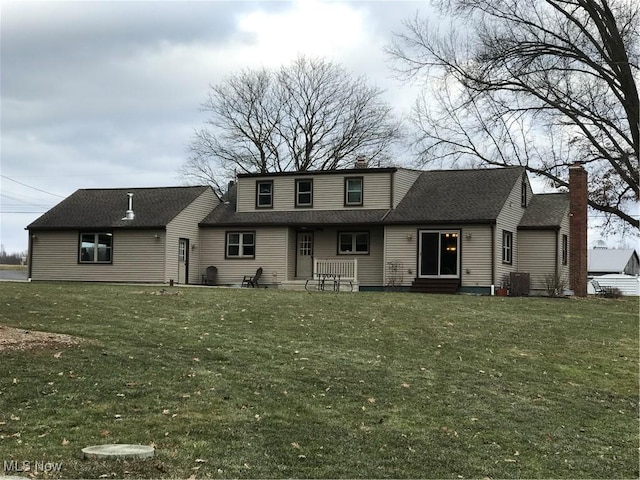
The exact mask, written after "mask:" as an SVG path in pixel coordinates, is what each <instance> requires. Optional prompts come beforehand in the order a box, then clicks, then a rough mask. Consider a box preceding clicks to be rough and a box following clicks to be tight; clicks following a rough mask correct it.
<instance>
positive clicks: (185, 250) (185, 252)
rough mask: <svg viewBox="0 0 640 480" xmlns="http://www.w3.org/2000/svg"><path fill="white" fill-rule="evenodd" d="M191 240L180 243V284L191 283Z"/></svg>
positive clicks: (184, 239)
mask: <svg viewBox="0 0 640 480" xmlns="http://www.w3.org/2000/svg"><path fill="white" fill-rule="evenodd" d="M188 279H189V239H187V238H181V239H180V240H179V241H178V283H181V284H185V283H189V281H188Z"/></svg>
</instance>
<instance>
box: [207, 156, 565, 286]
mask: <svg viewBox="0 0 640 480" xmlns="http://www.w3.org/2000/svg"><path fill="white" fill-rule="evenodd" d="M234 189H235V192H232V194H231V195H229V198H228V199H227V201H226V202H223V203H221V204H220V205H219V206H218V207H217V208H216V209H214V210H213V211H212V212H211V214H210V215H209V216H207V217H206V218H205V219H204V220H203V221H202V222H201V224H200V226H201V228H202V230H201V241H200V243H201V245H202V252H201V259H202V261H203V264H211V265H215V266H216V267H217V268H218V279H219V282H220V283H223V284H233V283H237V282H238V279H239V278H242V276H243V274H247V273H250V272H252V271H255V269H256V268H258V267H262V268H263V270H264V273H263V276H264V277H265V281H266V282H271V283H278V284H287V283H288V282H295V281H296V280H302V279H306V278H309V277H310V276H311V275H312V274H313V272H314V265H316V263H317V262H318V261H323V262H353V263H354V264H355V265H356V267H355V268H354V269H352V270H355V271H357V283H358V285H359V288H360V289H368V288H376V289H379V288H383V287H395V288H406V289H412V290H415V291H459V290H461V291H469V292H478V293H489V292H490V290H491V286H492V285H500V284H501V283H502V282H503V279H504V278H505V277H506V276H508V275H509V273H510V272H518V271H525V270H523V269H522V266H521V264H522V265H525V266H527V267H530V268H531V269H532V270H531V272H532V277H531V288H532V290H533V291H534V293H535V292H536V291H537V292H543V291H544V290H545V285H544V276H546V275H555V274H556V273H557V274H558V275H560V276H563V277H566V276H567V270H568V267H567V265H566V262H565V260H566V258H567V256H568V251H567V248H568V247H567V243H566V239H567V237H568V234H569V225H568V213H569V202H568V195H566V194H560V195H533V192H532V190H531V186H530V184H529V180H528V177H527V175H526V172H525V170H524V168H519V167H514V168H503V169H482V170H443V171H424V172H423V171H414V170H407V169H401V168H378V169H353V170H334V171H323V172H299V173H278V174H270V175H259V174H244V175H239V177H238V182H237V185H236V186H235V187H234ZM549 207H552V208H551V210H550V213H551V214H550V215H545V212H547V211H549ZM530 208H531V211H532V214H531V215H528V214H527V212H528V211H529V209H530ZM526 214H527V215H526ZM523 221H524V223H523ZM525 240H526V241H529V244H531V243H532V242H533V243H534V244H535V246H536V248H529V247H528V246H527V244H526V242H525ZM523 242H525V243H524V246H522V245H523ZM563 242H565V243H563ZM563 245H564V246H565V247H563ZM540 246H541V247H542V248H538V247H540ZM563 252H564V255H565V256H564V257H563V256H562V255H563Z"/></svg>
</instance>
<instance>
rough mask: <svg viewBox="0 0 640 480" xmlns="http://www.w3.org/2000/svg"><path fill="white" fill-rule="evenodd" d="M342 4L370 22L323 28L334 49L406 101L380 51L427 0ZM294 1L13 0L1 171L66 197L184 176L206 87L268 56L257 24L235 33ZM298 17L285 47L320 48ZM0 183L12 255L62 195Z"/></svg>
mask: <svg viewBox="0 0 640 480" xmlns="http://www.w3.org/2000/svg"><path fill="white" fill-rule="evenodd" d="M303 1H307V0H303ZM330 4H332V5H340V4H339V2H330ZM318 5H319V4H318ZM345 5H348V6H349V8H350V9H351V10H355V11H356V12H357V14H358V15H359V16H358V17H357V18H361V19H362V22H360V23H359V24H357V25H356V24H354V25H353V29H357V28H361V29H362V32H359V34H360V37H359V38H358V39H357V40H353V39H352V38H351V37H350V35H349V33H350V32H349V31H348V30H350V26H349V25H347V26H346V27H345V28H347V31H344V32H342V33H340V35H344V38H342V39H337V40H336V39H335V38H332V39H329V38H327V39H326V40H331V41H332V43H331V45H333V47H332V48H333V50H332V51H330V52H328V56H330V57H332V59H334V60H336V61H338V62H340V63H342V64H343V65H344V66H345V67H346V68H347V69H349V70H351V71H353V72H354V73H356V74H358V75H360V74H366V76H367V78H368V79H369V80H370V81H371V82H372V83H375V84H377V85H379V86H380V87H382V88H385V89H387V90H388V96H387V99H388V101H390V102H392V103H395V104H397V105H400V104H402V103H404V104H405V105H406V104H407V101H406V100H407V91H406V89H403V88H401V87H400V85H399V84H398V83H397V82H395V81H394V80H393V79H392V78H391V76H390V74H389V71H388V69H387V66H386V64H385V59H384V55H383V54H382V52H381V48H382V46H383V45H384V44H385V43H387V42H388V41H390V39H391V31H392V30H396V31H397V30H399V29H400V28H401V24H400V22H401V20H402V19H403V18H406V17H408V16H412V15H413V14H414V13H415V11H416V9H418V8H419V9H423V8H425V6H426V3H425V2H395V1H394V2H359V1H352V2H346V3H345ZM295 9H296V4H295V3H293V2H278V1H276V2H223V1H214V2H205V1H192V2H165V1H153V2H151V1H140V2H119V1H104V2H9V3H7V4H3V8H2V16H1V19H0V20H1V28H0V35H1V42H0V48H1V52H0V53H1V57H0V58H1V69H0V81H1V85H2V97H1V114H2V116H1V121H2V123H1V129H2V144H1V147H2V152H1V153H2V155H1V158H2V164H1V169H2V170H1V171H2V174H3V175H4V176H5V177H9V178H12V179H14V180H17V181H19V182H22V183H25V184H27V185H30V186H33V187H35V188H38V189H41V190H45V191H47V192H51V193H52V194H55V195H60V196H67V195H69V194H70V193H72V192H73V191H75V190H76V189H78V188H90V187H106V188H108V187H132V186H160V185H175V184H178V183H179V179H178V178H177V174H176V172H177V169H178V167H179V166H180V165H181V164H182V163H183V162H184V160H185V158H186V148H187V145H188V143H189V139H190V136H191V132H192V131H193V129H194V128H197V127H199V126H201V125H202V123H203V121H204V120H205V115H204V114H203V113H202V112H200V111H199V106H200V103H201V102H202V101H203V100H204V99H205V97H206V94H207V89H208V85H209V84H210V83H216V82H218V81H220V80H221V79H222V78H223V77H224V76H225V75H230V74H233V73H234V72H236V71H237V70H238V69H239V68H242V67H244V66H246V67H253V66H257V65H259V64H261V62H266V61H267V59H265V58H263V57H261V55H262V56H264V55H265V50H264V48H263V47H262V45H260V43H259V42H260V41H262V40H261V36H260V34H257V33H256V32H254V31H252V30H251V29H246V28H245V29H239V22H240V20H241V19H244V18H247V15H249V14H251V13H256V12H262V13H264V14H270V15H273V14H276V13H282V14H284V13H287V12H291V11H294V10H295ZM267 18H272V17H267ZM349 18H351V17H349ZM354 18H356V17H354ZM335 20H336V23H339V22H337V21H338V20H339V19H335ZM318 21H319V20H318ZM325 21H327V22H328V24H327V27H329V26H330V25H329V23H331V20H330V19H329V20H325ZM259 27H260V28H262V29H264V31H265V32H267V33H279V32H274V31H273V30H269V29H270V28H272V27H271V26H270V25H259ZM294 27H296V25H291V32H288V33H289V36H288V37H285V38H287V42H288V43H289V44H293V46H294V47H295V46H296V45H297V44H298V43H299V44H300V45H305V44H308V43H309V41H310V40H311V41H313V42H315V43H317V44H320V45H322V42H323V41H324V39H323V38H311V39H309V38H300V37H296V35H300V34H299V33H294V32H298V31H299V30H296V29H295V28H294ZM298 27H299V25H298ZM302 27H304V25H302ZM279 28H287V27H282V26H280V27H279ZM316 31H317V30H316ZM303 32H304V28H303ZM282 33H285V34H286V33H287V32H282ZM363 35H364V36H365V38H362V36H363ZM353 41H357V42H360V43H357V44H356V45H355V46H354V44H352V43H351V42H353ZM254 50H255V52H257V53H256V54H255V55H253V56H252V52H253V51H254ZM267 53H269V52H267ZM271 53H273V54H277V53H278V52H271ZM300 53H307V52H305V51H301V52H300ZM250 62H253V64H251V63H250ZM0 186H1V189H0V191H1V192H2V196H0V212H2V214H1V217H2V218H1V221H0V242H2V243H3V244H4V245H5V248H6V249H7V250H8V251H17V250H22V249H25V248H26V245H27V239H26V233H25V232H24V227H25V226H26V225H27V224H28V223H30V222H31V221H33V220H34V219H35V218H37V217H38V216H39V215H38V213H37V211H42V212H43V211H44V210H46V209H47V208H50V207H51V206H53V205H54V204H55V203H57V202H58V201H60V199H61V198H60V197H58V196H54V195H50V194H46V193H42V192H39V191H37V190H33V189H29V188H27V187H23V186H20V185H18V184H16V183H13V182H11V181H10V180H7V179H6V178H1V179H0ZM16 211H28V212H30V213H26V214H17V213H13V212H16ZM34 212H36V213H34Z"/></svg>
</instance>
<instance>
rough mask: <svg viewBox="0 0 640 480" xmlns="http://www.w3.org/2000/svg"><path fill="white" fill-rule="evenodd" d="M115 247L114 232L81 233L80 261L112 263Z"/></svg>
mask: <svg viewBox="0 0 640 480" xmlns="http://www.w3.org/2000/svg"><path fill="white" fill-rule="evenodd" d="M112 248H113V234H111V233H81V234H80V251H79V256H78V261H79V262H80V263H111V253H112Z"/></svg>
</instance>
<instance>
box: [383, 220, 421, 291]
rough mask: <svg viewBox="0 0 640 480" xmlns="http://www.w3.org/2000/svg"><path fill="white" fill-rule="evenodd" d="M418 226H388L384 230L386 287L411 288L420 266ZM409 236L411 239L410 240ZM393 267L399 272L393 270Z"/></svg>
mask: <svg viewBox="0 0 640 480" xmlns="http://www.w3.org/2000/svg"><path fill="white" fill-rule="evenodd" d="M417 233H418V226H416V225H407V226H405V225H402V226H386V227H385V229H384V246H385V247H384V250H385V251H384V285H385V286H391V285H393V286H410V285H411V282H412V281H413V280H414V279H415V278H416V276H417V273H416V267H417V265H418V260H417V258H418V235H417ZM409 236H410V237H411V238H409ZM392 266H394V267H396V269H397V271H393V270H392Z"/></svg>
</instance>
